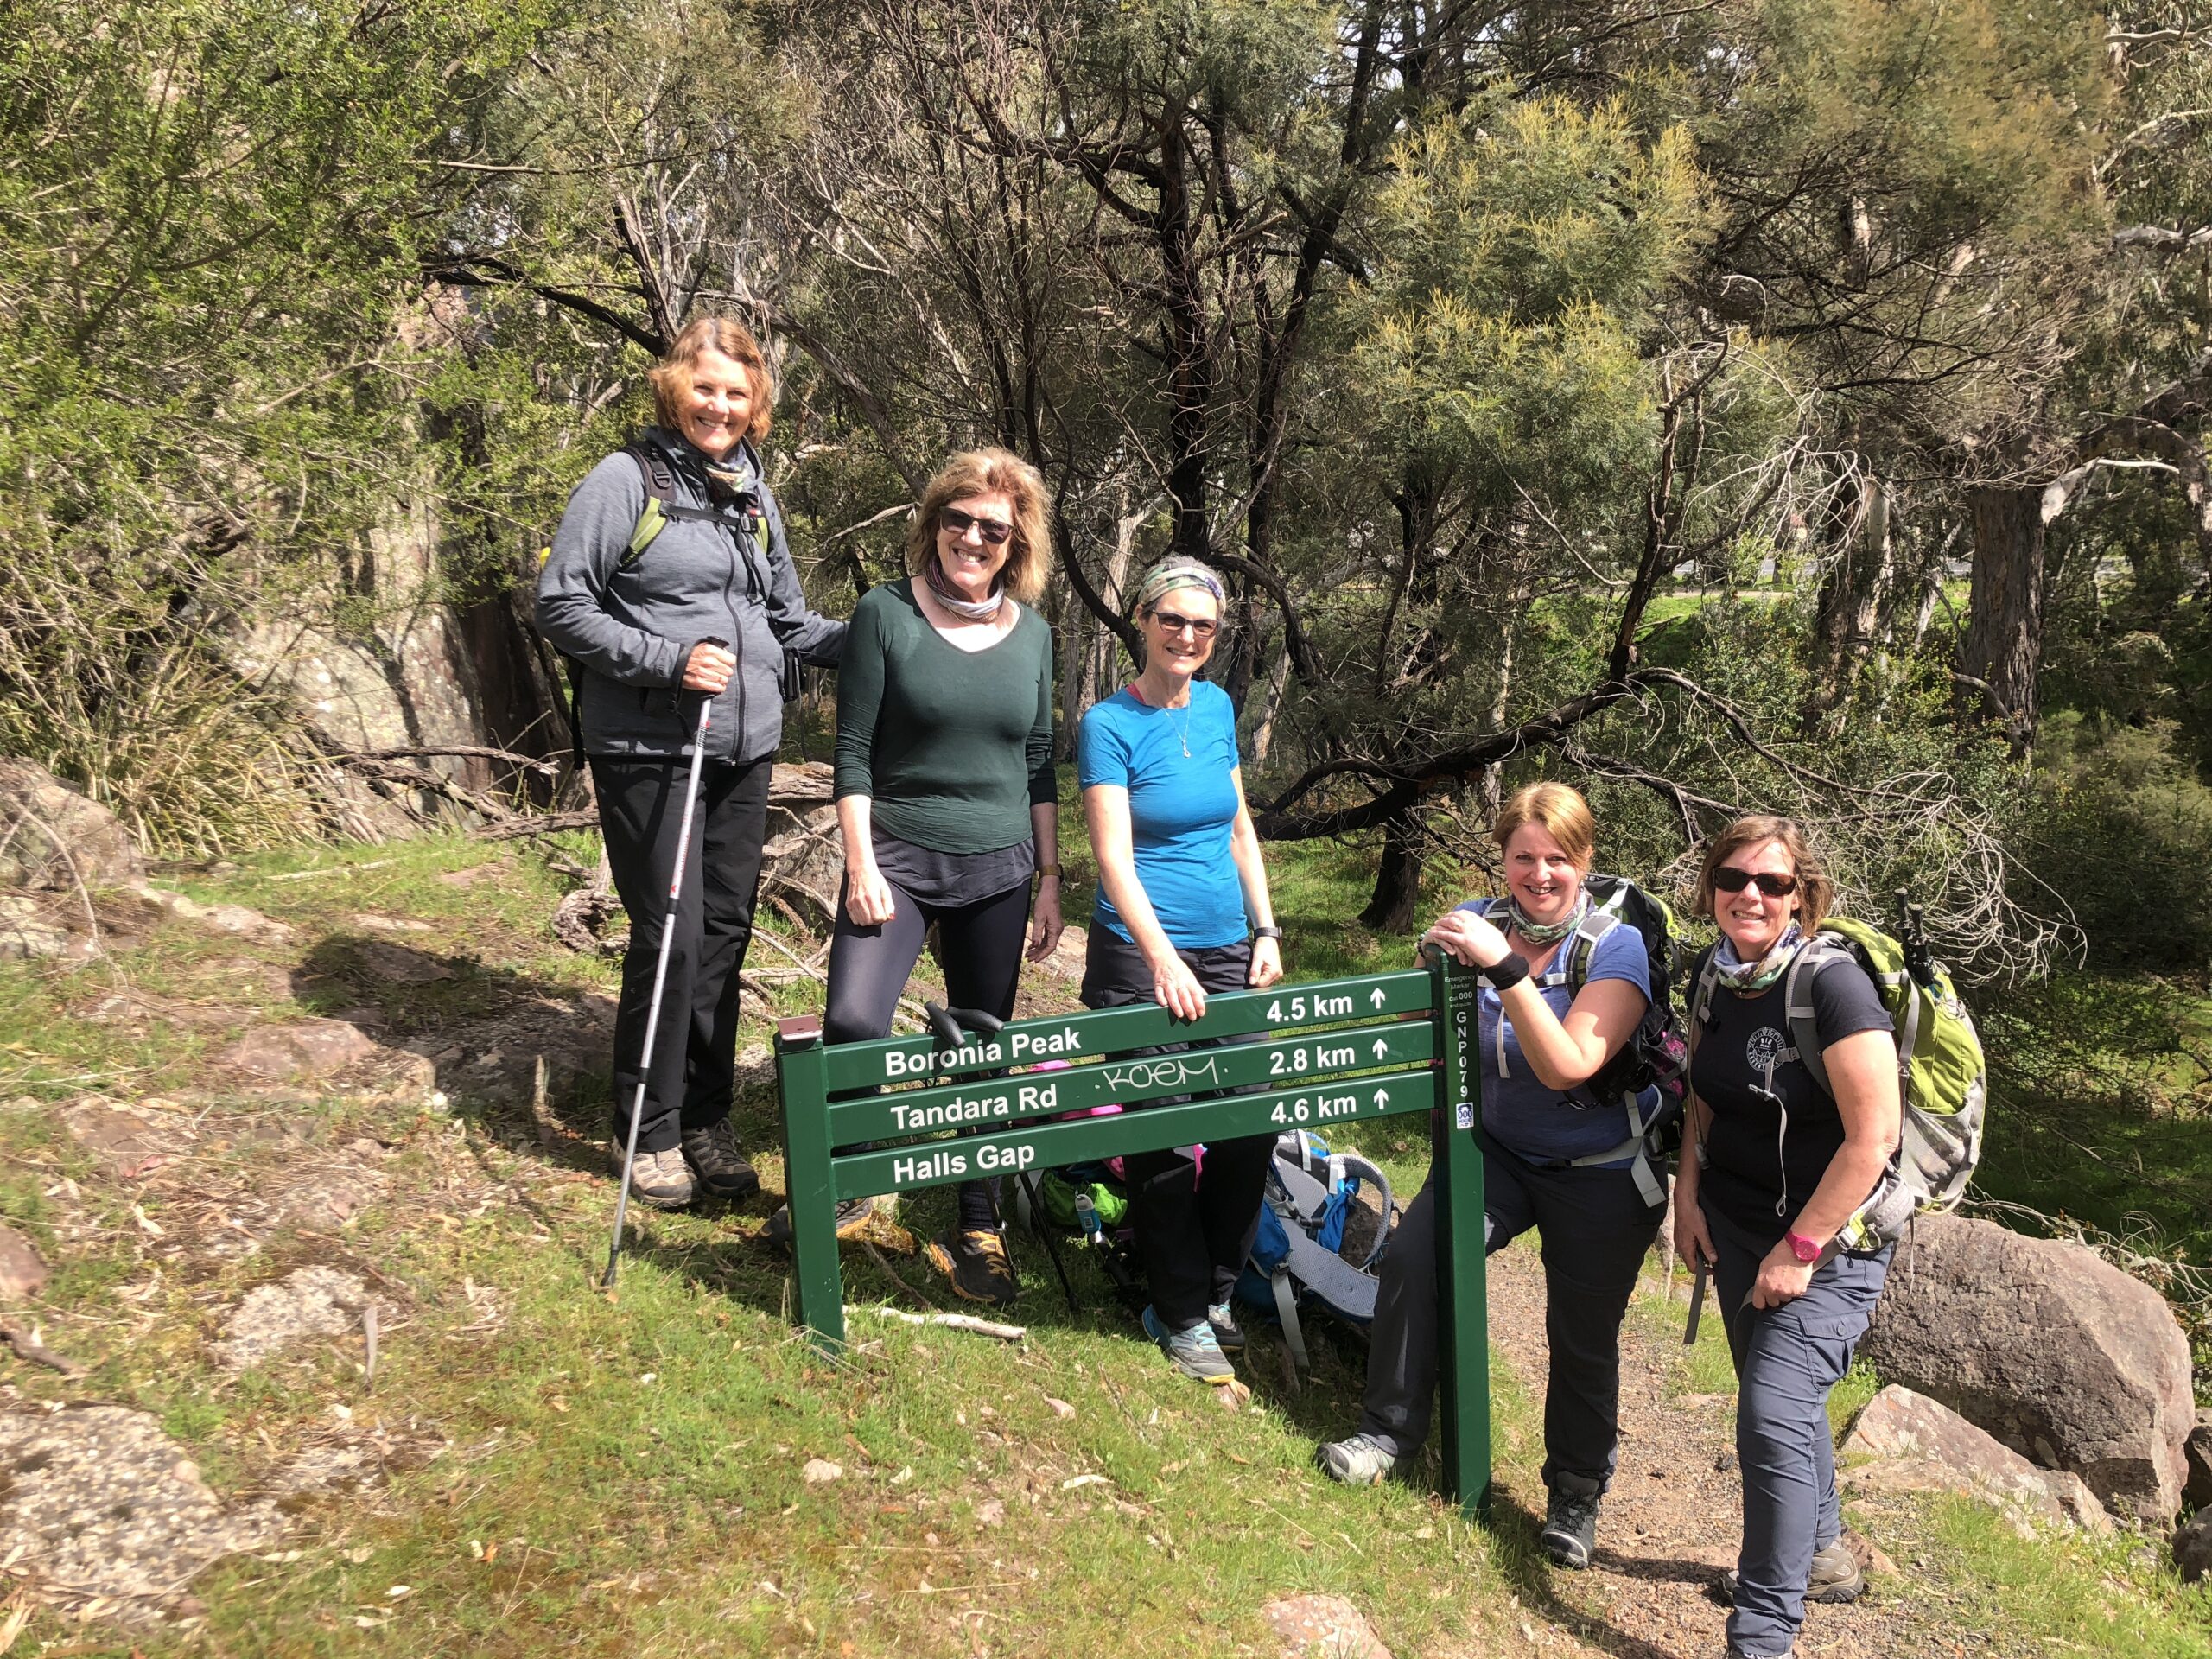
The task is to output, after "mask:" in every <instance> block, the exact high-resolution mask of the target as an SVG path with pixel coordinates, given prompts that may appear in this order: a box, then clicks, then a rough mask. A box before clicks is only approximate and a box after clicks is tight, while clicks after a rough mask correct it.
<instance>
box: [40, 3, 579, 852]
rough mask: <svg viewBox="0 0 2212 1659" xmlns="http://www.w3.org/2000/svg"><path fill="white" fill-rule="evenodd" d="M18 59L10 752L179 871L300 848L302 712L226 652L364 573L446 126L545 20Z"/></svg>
mask: <svg viewBox="0 0 2212 1659" xmlns="http://www.w3.org/2000/svg"><path fill="white" fill-rule="evenodd" d="M14 21H15V27H14V28H13V29H12V30H11V32H10V37H9V44H8V47H7V49H6V51H5V53H4V54H3V55H0V143H3V144H4V146H5V151H6V155H7V157H8V160H9V165H8V166H7V167H6V168H0V540H4V541H5V543H6V544H7V546H8V549H9V557H8V560H7V562H6V566H5V569H4V573H0V709H4V710H5V711H6V713H5V715H0V747H7V748H9V749H10V750H14V751H16V752H19V753H28V754H30V755H32V756H33V757H35V758H36V759H38V760H41V761H43V762H45V763H46V764H48V765H49V766H52V767H54V770H56V771H57V772H60V773H61V774H62V775H63V776H65V777H68V778H71V779H75V780H77V781H79V782H80V783H82V784H85V785H87V786H88V787H89V788H91V789H92V791H93V792H94V793H95V794H97V795H99V796H100V797H102V798H105V799H106V800H107V801H109V802H110V803H111V804H113V805H115V806H116V807H118V809H119V810H122V811H123V812H124V816H125V817H127V818H129V819H130V821H131V822H132V823H133V824H134V827H136V828H137V829H138V831H139V832H140V834H141V835H142V836H143V838H144V839H145V840H146V841H147V842H149V844H151V845H153V846H154V847H156V848H157V849H187V848H192V849H210V848H214V847H220V846H224V845H228V844H235V843H241V842H243V843H248V844H251V843H252V842H259V841H266V840H269V839H272V838H276V837H278V836H283V835H287V834H296V833H297V832H298V831H299V830H300V829H302V827H303V825H304V823H305V822H306V816H305V815H306V806H305V804H304V802H303V800H302V797H301V796H300V794H299V792H298V791H297V790H296V788H295V787H294V786H293V783H292V776H291V774H292V770H293V758H292V756H291V753H290V752H289V745H288V744H287V741H286V740H287V738H288V737H289V735H290V734H289V733H288V732H287V731H286V730H285V718H284V711H283V709H281V707H280V706H279V704H278V703H277V700H275V699H273V698H270V697H268V696H264V695H263V694H262V692H261V691H260V690H259V688H258V687H257V685H255V684H254V683H252V680H251V676H250V674H249V673H248V672H246V671H244V670H242V669H241V668H240V667H239V666H238V665H237V664H233V663H232V662H231V661H230V660H229V658H228V657H227V655H226V649H225V638H224V629H225V625H226V622H227V621H228V620H230V619H231V618H232V617H234V616H236V615H238V614H240V613H254V612H257V611H261V610H264V609H281V608H283V607H284V606H285V605H286V604H287V601H289V600H292V599H293V598H295V597H296V594H298V592H299V591H300V588H301V582H300V580H299V578H300V577H301V576H302V575H304V574H306V573H307V572H308V571H309V570H311V569H319V570H321V571H323V572H329V571H332V570H334V569H340V568H342V567H344V566H345V565H346V563H348V562H352V563H355V564H358V563H359V562H360V561H361V560H363V559H365V558H367V557H368V556H370V544H369V532H370V531H371V529H372V526H374V525H375V524H377V523H378V520H379V519H380V518H383V517H384V516H385V515H386V514H388V513H389V512H390V511H391V506H390V496H389V491H390V488H391V480H392V475H393V468H392V458H393V456H394V454H395V453H404V451H405V450H406V449H407V448H408V447H409V443H410V435H411V422H412V409H411V405H410V399H409V397H408V382H409V380H410V378H412V377H413V375H414V374H415V373H416V372H418V365H420V364H421V362H422V360H423V357H424V356H425V355H426V353H427V348H428V347H429V346H430V344H431V343H432V342H431V341H430V340H429V339H427V338H426V334H428V333H434V332H435V330H426V329H425V328H424V327H423V319H422V318H421V317H420V315H419V314H413V313H412V301H413V298H414V296H415V293H416V271H417V270H418V269H419V261H420V257H421V253H422V250H423V245H425V243H426V242H427V241H428V240H429V238H432V237H433V236H434V235H435V222H434V221H435V216H436V214H437V213H439V212H440V211H441V207H442V204H443V203H444V202H445V201H446V200H449V199H450V196H451V194H452V188H453V187H452V185H451V184H450V183H449V182H448V181H446V180H445V179H444V178H443V177H442V175H439V174H437V173H436V172H435V170H432V169H429V168H427V167H426V161H425V158H426V156H427V155H428V153H429V151H430V150H432V149H435V147H436V145H437V143H439V141H440V139H441V137H442V135H443V133H444V132H445V130H446V129H447V127H448V124H449V123H450V121H451V120H452V118H453V117H454V111H456V110H457V109H458V108H460V107H461V106H462V105H465V104H466V103H467V101H468V100H469V99H472V98H475V97H478V96H480V95H481V92H482V89H483V87H484V86H485V85H486V82H487V80H488V79H497V78H499V76H501V75H502V74H504V73H505V70H506V68H507V67H508V66H509V65H511V64H512V61H513V60H514V59H515V58H516V57H517V56H518V55H519V54H521V53H522V52H523V51H524V50H525V49H526V48H527V45H528V42H529V41H530V39H531V35H532V32H533V31H534V29H536V28H537V27H538V26H539V24H540V23H541V22H542V21H543V15H542V13H541V12H540V11H539V10H538V9H537V7H536V6H534V5H531V4H524V5H522V6H513V5H505V4H496V5H495V4H491V3H486V0H436V3H431V4H426V5H418V6H410V7H406V8H402V9H397V10H395V9H392V8H388V7H380V6H367V5H365V6H362V7H360V8H359V10H358V11H355V12H353V13H348V14H346V15H345V16H342V17H341V16H332V15H330V14H327V13H321V12H309V11H306V10H301V9H299V8H295V7H284V6H281V5H274V4H267V3H260V0H247V3H245V4H242V5H221V6H218V5H211V4H206V3H197V0H173V3H166V4H159V5H154V6H149V7H139V8H136V9H134V10H130V11H128V12H125V13H120V14H118V13H114V12H112V11H111V10H110V9H105V8H100V7H89V6H85V5H80V4H72V3H64V4H61V5H59V6H55V7H48V8H45V9H42V10H37V11H35V12H21V13H19V14H18V15H17V16H16V17H15V20H14Z"/></svg>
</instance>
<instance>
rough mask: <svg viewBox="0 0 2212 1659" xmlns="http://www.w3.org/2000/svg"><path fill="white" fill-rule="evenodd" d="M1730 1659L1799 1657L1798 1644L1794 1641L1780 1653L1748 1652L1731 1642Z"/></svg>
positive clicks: (1729, 1647) (1729, 1648) (1790, 1658)
mask: <svg viewBox="0 0 2212 1659" xmlns="http://www.w3.org/2000/svg"><path fill="white" fill-rule="evenodd" d="M1728 1659H1797V1644H1796V1643H1794V1642H1793V1643H1790V1644H1789V1646H1788V1647H1786V1648H1784V1649H1783V1650H1782V1651H1781V1652H1780V1653H1746V1652H1745V1651H1744V1649H1741V1648H1739V1647H1738V1646H1737V1645H1736V1644H1735V1643H1733V1642H1731V1643H1729V1644H1728Z"/></svg>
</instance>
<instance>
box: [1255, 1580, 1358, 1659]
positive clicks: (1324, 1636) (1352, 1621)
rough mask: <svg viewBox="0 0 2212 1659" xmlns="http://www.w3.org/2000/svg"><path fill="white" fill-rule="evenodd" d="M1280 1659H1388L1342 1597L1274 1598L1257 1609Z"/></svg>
mask: <svg viewBox="0 0 2212 1659" xmlns="http://www.w3.org/2000/svg"><path fill="white" fill-rule="evenodd" d="M1260 1617H1261V1618H1263V1619H1265V1620H1266V1621H1267V1623H1268V1629H1270V1630H1273V1631H1274V1635H1275V1640H1276V1642H1277V1643H1279V1644H1280V1645H1281V1655H1282V1659H1390V1649H1388V1648H1386V1647H1384V1646H1383V1638H1382V1637H1379V1636H1377V1635H1376V1634H1375V1629H1374V1626H1372V1625H1370V1624H1369V1623H1368V1622H1367V1616H1366V1615H1365V1614H1364V1613H1363V1612H1361V1611H1359V1609H1358V1608H1357V1607H1355V1606H1353V1605H1352V1604H1351V1602H1349V1601H1347V1600H1345V1599H1344V1597H1342V1596H1323V1595H1312V1594H1301V1595H1288V1596H1277V1597H1275V1598H1274V1599H1272V1600H1270V1601H1268V1603H1266V1605H1263V1606H1262V1608H1261V1609H1260Z"/></svg>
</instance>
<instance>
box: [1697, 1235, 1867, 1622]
mask: <svg viewBox="0 0 2212 1659" xmlns="http://www.w3.org/2000/svg"><path fill="white" fill-rule="evenodd" d="M1700 1207H1701V1208H1703V1210H1704V1211H1705V1224H1706V1226H1707V1229H1708V1230H1710V1231H1711V1232H1712V1234H1713V1249H1715V1250H1716V1251H1717V1252H1719V1258H1720V1259H1719V1262H1718V1263H1717V1264H1716V1265H1715V1267H1714V1268H1713V1290H1714V1291H1715V1293H1716V1294H1718V1295H1719V1299H1720V1315H1721V1318H1722V1319H1723V1320H1724V1321H1725V1322H1726V1327H1727V1332H1728V1351H1729V1353H1730V1355H1731V1357H1733V1358H1734V1360H1735V1362H1736V1383H1737V1389H1736V1458H1737V1461H1738V1463H1740V1464H1741V1465H1743V1471H1744V1547H1743V1550H1742V1552H1741V1554H1738V1556H1737V1558H1736V1577H1737V1587H1736V1606H1735V1611H1732V1612H1731V1613H1730V1614H1729V1615H1728V1640H1729V1641H1730V1642H1731V1643H1732V1644H1734V1646H1735V1647H1736V1648H1737V1649H1738V1650H1740V1651H1741V1652H1743V1653H1744V1654H1745V1655H1747V1656H1751V1659H1770V1656H1773V1655H1777V1654H1786V1653H1788V1652H1789V1651H1790V1649H1791V1648H1792V1646H1793V1645H1794V1644H1795V1643H1796V1640H1797V1630H1798V1627H1799V1626H1800V1625H1802V1624H1804V1622H1805V1581H1806V1580H1807V1579H1808V1578H1809V1577H1810V1576H1811V1574H1812V1571H1813V1557H1814V1555H1815V1554H1816V1553H1817V1552H1819V1551H1821V1550H1823V1549H1825V1548H1827V1547H1828V1546H1829V1545H1830V1544H1832V1543H1834V1541H1836V1539H1837V1538H1838V1537H1839V1536H1840V1535H1841V1533H1842V1530H1843V1517H1842V1515H1841V1513H1840V1510H1838V1508H1837V1505H1836V1492H1835V1436H1834V1433H1833V1431H1832V1430H1831V1429H1830V1428H1829V1427H1828V1390H1829V1389H1833V1388H1834V1386H1835V1385H1836V1383H1837V1382H1838V1381H1839V1380H1840V1379H1841V1377H1842V1376H1843V1374H1844V1373H1845V1372H1846V1371H1847V1370H1850V1369H1851V1354H1852V1350H1853V1348H1854V1347H1856V1346H1857V1344H1858V1342H1859V1337H1860V1336H1861V1335H1862V1334H1864V1333H1865V1332H1866V1322H1867V1320H1868V1319H1871V1318H1872V1317H1873V1313H1874V1303H1875V1301H1876V1300H1877V1299H1878V1298H1879V1297H1880V1295H1881V1294H1882V1281H1883V1279H1884V1278H1885V1277H1886V1276H1887V1274H1888V1273H1889V1270H1890V1255H1891V1251H1890V1250H1888V1249H1885V1250H1883V1251H1882V1252H1881V1253H1880V1254H1879V1255H1838V1256H1836V1257H1834V1259H1833V1260H1831V1261H1829V1262H1825V1263H1823V1264H1822V1266H1821V1270H1820V1271H1819V1272H1818V1273H1815V1274H1814V1275H1813V1282H1812V1285H1811V1287H1809V1288H1808V1290H1807V1291H1806V1293H1805V1294H1803V1295H1802V1296H1800V1297H1799V1298H1798V1299H1797V1300H1796V1301H1794V1302H1784V1303H1783V1305H1782V1306H1780V1307H1770V1308H1754V1307H1751V1306H1746V1305H1745V1298H1746V1297H1748V1296H1749V1295H1750V1294H1751V1286H1752V1284H1753V1282H1754V1281H1756V1280H1757V1279H1758V1272H1759V1263H1760V1262H1763V1261H1764V1260H1765V1258H1766V1255H1767V1252H1768V1251H1769V1250H1770V1249H1772V1248H1773V1243H1772V1241H1770V1240H1762V1239H1761V1238H1759V1237H1758V1236H1757V1235H1756V1234H1752V1233H1749V1232H1746V1231H1745V1230H1744V1229H1743V1228H1741V1227H1739V1226H1738V1225H1737V1224H1735V1223H1734V1222H1732V1221H1730V1220H1729V1219H1728V1218H1727V1217H1726V1216H1722V1215H1717V1214H1715V1213H1714V1211H1713V1208H1712V1207H1711V1206H1710V1205H1702V1206H1700Z"/></svg>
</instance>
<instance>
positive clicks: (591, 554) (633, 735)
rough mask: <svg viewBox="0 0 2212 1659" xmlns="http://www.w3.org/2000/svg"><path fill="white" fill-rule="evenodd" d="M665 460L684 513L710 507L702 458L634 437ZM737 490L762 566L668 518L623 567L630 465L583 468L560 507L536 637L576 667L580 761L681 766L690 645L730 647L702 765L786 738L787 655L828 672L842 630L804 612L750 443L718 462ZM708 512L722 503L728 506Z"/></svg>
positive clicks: (638, 488) (634, 480)
mask: <svg viewBox="0 0 2212 1659" xmlns="http://www.w3.org/2000/svg"><path fill="white" fill-rule="evenodd" d="M641 441H642V442H647V443H651V444H652V445H654V446H655V447H656V448H658V449H659V450H660V451H661V452H662V453H663V454H665V455H666V456H667V457H668V458H669V460H670V461H671V466H672V470H673V471H674V473H675V474H676V480H677V497H676V498H674V499H675V500H676V501H677V502H680V503H681V504H682V505H687V506H693V507H702V506H705V505H709V502H708V494H707V475H706V458H705V457H704V456H702V454H700V453H699V451H697V450H696V449H695V448H692V447H691V446H690V444H689V443H687V442H684V441H683V439H682V438H681V437H678V436H677V435H675V434H674V433H671V432H669V431H667V430H665V429H662V428H659V427H654V428H652V429H649V430H648V431H646V432H645V433H644V434H643V435H642V437H641ZM721 465H722V467H724V468H725V469H727V470H730V471H735V472H741V473H743V474H745V475H746V477H747V483H746V485H745V486H743V487H742V488H741V490H740V491H739V492H738V493H737V496H736V498H735V504H736V505H742V504H743V503H745V502H746V501H747V500H750V501H752V502H753V503H755V504H756V505H758V506H759V508H760V511H761V512H762V513H763V514H765V516H766V526H767V531H768V548H767V553H768V556H767V562H766V569H762V568H761V560H760V556H759V555H758V554H757V553H756V552H755V550H754V548H753V541H752V538H751V537H747V536H743V535H740V534H737V533H735V532H734V531H731V530H728V529H725V528H724V527H723V526H722V525H721V524H714V523H706V522H700V521H696V520H694V521H687V520H683V519H671V520H670V521H669V523H668V524H667V525H666V526H665V527H664V528H663V530H662V531H661V532H660V534H659V535H658V536H657V537H654V538H653V540H652V543H651V544H650V545H649V546H647V547H646V549H645V551H644V552H643V553H641V554H639V556H637V557H636V558H635V559H633V560H632V561H631V563H630V564H629V566H628V568H626V569H624V568H622V556H623V554H624V553H625V552H626V550H628V547H629V544H630V533H631V531H632V530H633V529H634V528H635V527H636V525H637V522H638V515H639V513H641V512H644V511H645V502H646V500H647V497H646V494H645V480H644V479H643V477H642V476H640V474H639V469H638V463H637V462H636V461H634V460H633V459H632V457H630V456H629V455H627V454H620V453H617V454H612V455H609V456H607V459H606V460H604V461H601V462H600V463H599V465H598V466H596V467H593V468H592V469H591V471H590V472H589V473H588V474H586V475H585V477H584V480H583V482H582V483H581V484H579V485H577V486H576V487H575V493H573V494H572V495H570V496H569V507H568V511H567V512H564V513H563V514H562V515H561V527H560V528H559V529H558V530H556V531H554V532H553V550H552V552H551V554H550V556H549V557H548V558H547V559H546V561H545V568H544V569H543V570H542V571H541V572H540V573H539V574H538V578H537V626H538V628H539V629H540V631H541V632H543V633H544V635H545V637H546V638H547V639H550V640H551V641H552V642H553V645H554V646H555V647H556V649H557V650H559V651H560V652H563V654H565V655H567V656H569V657H570V658H574V659H575V661H576V662H578V663H580V664H582V666H583V670H584V674H583V680H582V687H581V690H580V692H579V696H578V702H579V703H580V705H581V715H582V724H583V744H584V752H585V753H587V754H597V755H620V756H630V757H643V756H669V757H674V756H680V755H689V754H690V753H691V739H692V736H693V734H694V732H695V730H696V726H697V722H698V718H699V715H698V709H699V705H698V703H697V702H696V701H694V700H693V698H692V696H690V694H688V693H679V691H678V690H677V687H678V685H679V683H680V682H681V681H682V679H683V665H684V664H685V663H686V662H687V661H688V660H689V659H690V655H691V648H692V647H693V646H694V645H697V644H698V643H699V642H700V641H701V640H702V639H725V640H728V641H729V642H730V646H729V648H730V649H731V650H732V651H734V652H736V654H737V659H738V662H737V672H735V673H734V674H733V675H731V676H730V682H729V684H728V685H727V686H726V687H724V688H723V690H722V691H721V694H720V695H719V696H716V697H715V706H714V713H713V715H712V716H711V717H710V718H709V722H708V727H707V758H708V759H709V760H736V761H752V760H760V759H761V758H762V757H763V756H765V755H772V754H773V753H775V752H776V749H777V747H778V746H779V745H780V744H781V743H782V741H783V733H784V702H783V694H782V690H781V689H780V688H781V684H782V674H783V658H784V648H785V646H786V645H788V646H790V647H791V649H792V650H793V651H795V652H798V655H799V658H800V659H801V660H802V661H804V662H807V663H811V664H817V665H819V666H822V667H828V668H834V667H835V666H836V663H837V658H838V656H839V654H840V653H841V652H842V650H843V649H844V643H845V625H844V624H843V623H842V622H836V621H832V620H830V619H829V618H828V617H825V616H820V615H817V614H816V613H814V612H812V611H810V610H809V609H807V607H806V598H805V595H804V594H803V593H801V592H800V590H799V583H798V571H797V569H794V568H793V566H792V564H791V548H790V546H789V544H788V543H786V542H785V539H784V518H783V514H782V513H781V512H779V510H778V509H777V506H776V497H775V493H774V492H772V490H770V489H769V487H768V484H767V480H766V479H764V478H762V477H761V476H760V458H759V456H757V455H756V454H754V453H753V446H752V445H751V443H750V442H747V443H744V444H741V445H740V446H739V448H738V451H737V453H736V454H734V455H732V456H730V457H729V458H728V460H727V461H723V462H722V463H721ZM714 505H716V506H718V507H725V508H726V507H728V506H730V505H733V502H732V498H730V497H729V496H728V495H724V496H722V497H721V499H720V500H718V501H717V502H715V504H714Z"/></svg>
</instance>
